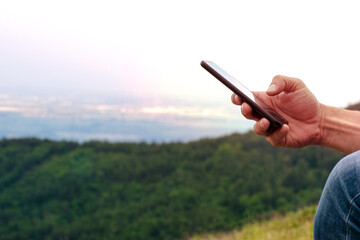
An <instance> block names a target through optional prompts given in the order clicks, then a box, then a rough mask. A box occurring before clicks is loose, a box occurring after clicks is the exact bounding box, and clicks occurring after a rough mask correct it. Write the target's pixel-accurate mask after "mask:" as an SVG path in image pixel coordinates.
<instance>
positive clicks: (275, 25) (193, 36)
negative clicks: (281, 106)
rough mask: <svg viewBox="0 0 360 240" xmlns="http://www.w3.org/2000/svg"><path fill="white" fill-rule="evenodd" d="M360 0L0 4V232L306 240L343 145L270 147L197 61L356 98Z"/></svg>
mask: <svg viewBox="0 0 360 240" xmlns="http://www.w3.org/2000/svg"><path fill="white" fill-rule="evenodd" d="M359 6H360V5H359V4H358V2H357V1H347V0H346V1H341V2H340V1H331V0H330V1H329V0H327V1H313V0H312V1H308V0H305V1H304V0H303V1H289V0H274V1H265V0H259V1H242V0H240V1H227V0H224V1H211V0H206V1H202V0H198V1H194V0H193V1H188V0H183V1H176V2H175V1H160V0H152V1H142V0H133V1H80V0H79V1H66V0H65V1H64V0H63V1H37V0H35V1H17V0H14V1H1V2H0V138H1V140H0V238H1V239H2V240H10V239H11V240H19V239H26V240H29V239H53V240H73V239H86V240H92V239H122V240H152V239H154V240H155V239H193V240H195V239H197V240H199V239H204V240H205V239H208V240H209V239H222V240H229V239H271V240H273V239H278V240H282V239H286V240H288V239H292V240H296V239H302V240H304V239H312V221H313V217H314V213H315V210H316V204H317V202H318V200H319V198H320V195H321V192H322V188H323V186H324V183H325V181H326V178H327V176H328V175H329V173H330V171H331V169H332V168H333V166H334V165H335V164H336V163H337V162H338V161H339V159H340V158H341V157H342V156H343V155H342V154H340V153H338V152H334V151H332V150H330V149H325V148H321V147H319V146H311V147H307V148H304V149H296V150H294V149H279V148H274V147H272V146H271V145H270V144H269V143H267V142H266V140H265V139H264V138H262V137H260V136H258V135H256V134H255V133H254V132H252V131H251V129H252V126H253V122H251V121H249V120H246V119H244V118H243V117H242V115H241V113H240V109H239V107H238V106H235V105H233V104H231V101H230V96H231V92H230V91H229V90H228V89H227V88H225V87H224V86H223V85H222V84H221V83H219V82H218V81H217V80H216V79H215V78H214V77H212V76H211V75H210V74H209V73H208V72H206V71H205V70H204V69H203V68H202V67H201V66H200V61H201V60H211V61H214V62H216V63H217V64H218V65H219V66H221V67H222V68H224V70H226V71H228V72H229V73H230V74H231V75H233V76H234V77H235V78H237V79H238V80H239V81H241V82H242V83H243V84H244V85H245V86H247V87H248V88H249V89H251V90H255V91H264V90H266V89H267V87H268V86H269V84H270V82H271V80H272V78H273V76H275V75H278V74H282V75H288V76H292V77H298V78H300V79H302V80H303V81H304V82H305V84H306V85H307V86H308V87H309V88H310V90H311V91H312V92H313V93H314V94H315V96H316V97H317V98H318V100H319V101H320V102H322V103H324V104H327V105H333V106H336V107H346V106H348V105H349V104H354V103H358V102H359V100H360V94H359V87H360V81H359V79H360V68H359V64H358V63H359V60H360V44H359V42H360V33H359V31H358V29H359V26H358V25H359V23H360V15H359V11H358V9H359ZM299 104H302V103H301V102H299ZM354 106H355V107H356V106H357V107H358V109H357V110H359V106H360V105H359V104H358V105H353V107H354ZM354 109H355V108H354ZM295 210H298V211H299V212H297V213H296V214H291V213H289V212H291V211H295ZM279 215H281V216H283V215H286V216H287V217H286V218H285V220H283V221H278V219H277V217H275V220H274V221H273V220H272V219H273V216H279ZM269 219H270V220H269ZM264 220H269V221H271V223H270V224H267V223H266V224H265V225H266V226H275V228H276V230H274V228H272V229H264V228H261V227H259V226H258V225H255V227H251V226H250V227H248V225H249V224H250V223H253V222H257V221H264ZM234 229H235V233H236V234H237V233H238V231H241V232H243V231H245V233H244V234H242V233H241V234H242V235H241V236H238V237H235V235H234V234H231V235H230V236H228V235H227V234H224V232H228V231H233V230H234ZM247 229H253V232H252V233H248V232H247ZM276 233H277V234H278V235H274V234H276ZM204 234H205V235H204ZM259 234H263V235H259Z"/></svg>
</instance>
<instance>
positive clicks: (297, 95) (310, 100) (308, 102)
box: [231, 76, 322, 148]
mask: <svg viewBox="0 0 360 240" xmlns="http://www.w3.org/2000/svg"><path fill="white" fill-rule="evenodd" d="M254 94H256V96H257V97H259V98H260V99H261V100H263V101H264V102H265V103H267V104H268V105H269V106H270V107H272V108H273V109H274V110H275V111H276V112H278V113H279V114H280V115H281V116H283V117H284V118H285V119H286V120H288V121H289V124H288V125H287V124H284V125H283V126H282V127H281V128H280V129H278V130H276V131H275V132H273V133H271V134H268V133H267V131H266V130H267V129H268V128H269V126H270V122H269V121H268V120H267V119H265V118H262V119H258V118H257V117H256V116H255V115H253V114H252V109H251V107H250V105H248V104H247V103H244V102H243V101H242V100H241V99H240V97H238V96H237V95H235V94H233V95H232V97H231V99H232V102H233V103H234V104H236V105H242V106H241V112H242V114H243V115H244V116H245V117H246V118H247V119H252V120H255V121H256V124H255V125H254V131H255V132H256V133H257V134H260V135H263V136H265V137H266V139H267V140H268V142H269V143H270V144H272V145H273V146H276V147H290V148H300V147H304V146H307V145H311V144H320V143H321V141H322V133H321V130H320V124H321V121H322V108H321V105H320V103H319V102H318V101H317V99H316V98H315V96H314V95H313V94H312V93H311V92H310V90H309V89H308V88H307V87H306V86H305V84H304V83H303V82H302V81H301V80H300V79H297V78H291V77H286V76H275V77H274V78H273V80H272V83H271V85H270V87H269V88H268V90H267V92H266V93H265V92H254Z"/></svg>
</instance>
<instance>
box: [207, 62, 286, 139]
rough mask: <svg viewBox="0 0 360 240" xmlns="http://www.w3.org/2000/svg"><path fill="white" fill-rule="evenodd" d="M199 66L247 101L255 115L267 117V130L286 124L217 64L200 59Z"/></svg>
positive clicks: (283, 119)
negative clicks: (268, 124) (268, 122)
mask: <svg viewBox="0 0 360 240" xmlns="http://www.w3.org/2000/svg"><path fill="white" fill-rule="evenodd" d="M201 66H202V67H203V68H205V69H206V70H207V71H208V72H209V73H211V74H212V75H213V76H214V77H216V78H217V79H218V80H219V81H220V82H222V83H223V84H224V85H225V86H227V87H228V88H229V89H230V90H232V91H233V92H234V93H235V94H237V95H238V96H239V97H240V98H241V99H242V100H243V101H244V102H246V103H248V104H249V105H250V106H251V107H252V109H253V113H254V114H255V115H257V116H258V117H259V118H262V117H265V118H266V119H268V120H269V121H270V127H269V129H268V131H269V132H272V131H274V130H276V129H278V128H280V127H281V126H282V125H283V124H288V121H287V120H286V119H285V118H283V117H282V116H281V115H280V114H279V113H277V112H276V111H275V110H274V109H272V108H271V107H270V106H269V105H267V104H266V103H264V102H263V101H262V100H261V99H260V98H258V97H257V96H256V95H254V94H253V93H252V92H251V91H250V90H249V89H247V88H246V87H245V86H244V85H242V84H241V83H240V82H239V81H237V80H236V79H235V78H234V77H233V76H231V75H230V74H229V73H227V72H226V71H224V70H223V69H222V68H220V67H219V66H218V65H216V64H215V63H213V62H211V61H202V62H201Z"/></svg>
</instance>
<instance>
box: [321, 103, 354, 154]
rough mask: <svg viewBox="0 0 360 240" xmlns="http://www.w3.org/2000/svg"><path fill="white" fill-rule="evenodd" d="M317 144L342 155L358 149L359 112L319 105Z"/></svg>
mask: <svg viewBox="0 0 360 240" xmlns="http://www.w3.org/2000/svg"><path fill="white" fill-rule="evenodd" d="M320 109H321V110H320V115H321V117H320V123H319V129H320V138H319V144H318V145H321V146H324V147H329V148H332V149H335V150H337V151H340V152H343V153H347V154H348V153H351V152H354V151H356V150H358V149H360V112H357V111H349V110H345V109H342V108H335V107H330V106H326V105H323V104H321V105H320Z"/></svg>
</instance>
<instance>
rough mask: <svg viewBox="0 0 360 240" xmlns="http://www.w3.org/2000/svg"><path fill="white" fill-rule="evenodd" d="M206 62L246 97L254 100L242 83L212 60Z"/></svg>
mask: <svg viewBox="0 0 360 240" xmlns="http://www.w3.org/2000/svg"><path fill="white" fill-rule="evenodd" d="M206 63H207V64H208V65H209V66H210V67H211V68H213V69H214V70H215V71H216V72H218V73H219V74H220V75H222V76H223V77H224V78H225V79H226V80H228V81H229V82H230V83H231V84H232V85H234V87H236V88H237V89H239V90H240V91H241V92H242V93H244V94H245V95H246V96H247V97H248V98H250V99H251V100H253V101H254V102H255V97H254V94H253V93H252V92H251V91H250V90H249V89H247V88H246V87H245V86H244V85H242V84H241V83H240V82H239V81H238V80H236V79H235V78H234V77H233V76H231V75H230V74H229V73H227V72H225V71H224V70H223V69H222V68H221V67H219V66H218V65H216V64H215V63H213V62H210V61H206Z"/></svg>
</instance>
